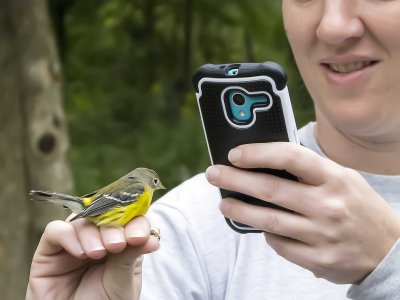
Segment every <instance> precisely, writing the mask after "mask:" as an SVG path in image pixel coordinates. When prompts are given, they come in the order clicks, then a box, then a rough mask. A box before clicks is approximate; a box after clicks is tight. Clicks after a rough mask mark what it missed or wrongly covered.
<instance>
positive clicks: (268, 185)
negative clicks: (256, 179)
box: [260, 176, 280, 201]
mask: <svg viewBox="0 0 400 300" xmlns="http://www.w3.org/2000/svg"><path fill="white" fill-rule="evenodd" d="M279 190H280V183H279V180H278V179H277V178H274V177H273V176H271V178H268V181H266V182H265V184H264V185H263V186H262V189H261V197H260V198H261V199H264V200H266V201H268V200H270V199H274V198H276V195H277V194H278V193H279Z"/></svg>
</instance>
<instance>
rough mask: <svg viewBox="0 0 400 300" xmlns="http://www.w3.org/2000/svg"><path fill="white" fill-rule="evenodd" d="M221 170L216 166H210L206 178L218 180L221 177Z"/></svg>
mask: <svg viewBox="0 0 400 300" xmlns="http://www.w3.org/2000/svg"><path fill="white" fill-rule="evenodd" d="M220 173H221V172H220V170H219V169H218V168H217V167H215V166H210V167H208V168H207V170H206V177H207V179H208V180H211V181H213V180H217V179H218V177H219V175H220Z"/></svg>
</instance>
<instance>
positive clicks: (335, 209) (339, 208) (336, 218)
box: [324, 200, 348, 223]
mask: <svg viewBox="0 0 400 300" xmlns="http://www.w3.org/2000/svg"><path fill="white" fill-rule="evenodd" d="M324 215H325V218H327V219H328V220H330V221H331V222H334V223H341V222H343V221H344V220H345V219H346V218H347V215H348V213H347V206H346V204H345V202H344V201H341V200H336V201H335V200H332V201H329V204H328V205H326V207H325V213H324Z"/></svg>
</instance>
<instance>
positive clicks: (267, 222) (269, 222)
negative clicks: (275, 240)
mask: <svg viewBox="0 0 400 300" xmlns="http://www.w3.org/2000/svg"><path fill="white" fill-rule="evenodd" d="M278 228H279V219H278V217H277V216H275V215H269V216H267V217H265V218H264V219H263V223H262V229H264V230H265V231H266V232H273V233H275V232H277V231H278Z"/></svg>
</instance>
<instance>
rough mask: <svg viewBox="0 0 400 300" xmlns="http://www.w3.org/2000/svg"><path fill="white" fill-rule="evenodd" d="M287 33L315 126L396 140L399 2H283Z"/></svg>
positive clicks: (399, 124) (399, 131)
mask: <svg viewBox="0 0 400 300" xmlns="http://www.w3.org/2000/svg"><path fill="white" fill-rule="evenodd" d="M282 1H283V2H282V12H283V18H284V25H285V29H286V33H287V36H288V39H289V42H290V45H291V47H292V50H293V54H294V57H295V59H296V63H297V65H298V67H299V70H300V72H301V75H302V77H303V80H304V82H305V84H306V86H307V88H308V90H309V92H310V95H311V97H312V98H313V100H314V103H315V107H316V115H317V120H318V123H324V122H325V124H329V126H331V127H333V128H336V129H337V130H339V131H341V132H342V133H344V134H345V135H348V136H352V137H355V138H359V139H364V140H369V141H394V140H400V34H399V28H400V0H282Z"/></svg>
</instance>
